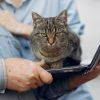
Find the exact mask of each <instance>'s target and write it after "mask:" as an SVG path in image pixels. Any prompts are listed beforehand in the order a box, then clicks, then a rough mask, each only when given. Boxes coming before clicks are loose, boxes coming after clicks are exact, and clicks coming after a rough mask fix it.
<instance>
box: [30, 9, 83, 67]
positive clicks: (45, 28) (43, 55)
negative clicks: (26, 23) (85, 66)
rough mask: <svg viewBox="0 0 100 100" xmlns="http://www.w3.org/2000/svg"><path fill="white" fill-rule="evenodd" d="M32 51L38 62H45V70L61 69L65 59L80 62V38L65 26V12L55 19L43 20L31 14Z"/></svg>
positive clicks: (37, 15) (35, 14)
mask: <svg viewBox="0 0 100 100" xmlns="http://www.w3.org/2000/svg"><path fill="white" fill-rule="evenodd" d="M32 18H33V32H32V34H31V37H30V41H31V46H32V51H33V53H34V55H35V56H36V57H37V59H38V60H41V59H43V60H45V62H46V63H47V65H48V67H47V68H61V67H63V61H64V59H66V58H72V59H74V60H78V61H80V60H81V46H80V38H79V37H78V35H76V34H75V33H74V32H72V31H71V30H70V29H69V27H68V24H67V11H66V10H63V11H62V12H61V13H60V14H59V15H58V16H56V17H49V18H44V17H42V16H40V15H39V14H37V13H35V12H33V13H32Z"/></svg>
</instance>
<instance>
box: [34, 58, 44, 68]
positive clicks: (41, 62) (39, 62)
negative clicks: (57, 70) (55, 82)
mask: <svg viewBox="0 0 100 100" xmlns="http://www.w3.org/2000/svg"><path fill="white" fill-rule="evenodd" d="M36 63H37V64H38V65H39V66H41V67H42V66H44V65H45V61H44V60H43V59H42V60H41V61H38V62H36Z"/></svg>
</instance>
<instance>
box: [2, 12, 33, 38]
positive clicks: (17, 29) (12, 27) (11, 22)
mask: <svg viewBox="0 0 100 100" xmlns="http://www.w3.org/2000/svg"><path fill="white" fill-rule="evenodd" d="M0 26H2V27H4V28H5V29H7V30H8V31H9V32H11V33H12V34H16V35H21V36H23V37H25V38H27V39H28V38H29V37H30V34H31V33H32V31H33V26H31V25H28V24H24V23H21V22H19V21H17V20H16V18H15V16H13V15H12V14H11V13H10V12H8V11H5V10H1V11H0Z"/></svg>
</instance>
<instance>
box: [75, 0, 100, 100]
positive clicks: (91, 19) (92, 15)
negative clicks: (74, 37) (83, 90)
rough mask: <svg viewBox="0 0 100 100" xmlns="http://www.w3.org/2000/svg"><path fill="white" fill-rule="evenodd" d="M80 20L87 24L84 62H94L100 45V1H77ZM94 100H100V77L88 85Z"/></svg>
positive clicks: (83, 38) (83, 43)
mask: <svg viewBox="0 0 100 100" xmlns="http://www.w3.org/2000/svg"><path fill="white" fill-rule="evenodd" d="M76 4H77V8H78V11H79V15H80V19H81V21H82V23H83V24H85V34H84V35H83V36H82V48H83V55H82V59H83V62H85V63H88V62H90V61H91V60H92V58H93V56H94V54H95V52H96V49H97V48H98V45H99V44H100V0H76ZM87 85H88V88H89V91H90V92H91V94H92V96H93V98H94V100H100V76H99V77H98V78H96V79H94V80H92V81H90V82H88V83H87Z"/></svg>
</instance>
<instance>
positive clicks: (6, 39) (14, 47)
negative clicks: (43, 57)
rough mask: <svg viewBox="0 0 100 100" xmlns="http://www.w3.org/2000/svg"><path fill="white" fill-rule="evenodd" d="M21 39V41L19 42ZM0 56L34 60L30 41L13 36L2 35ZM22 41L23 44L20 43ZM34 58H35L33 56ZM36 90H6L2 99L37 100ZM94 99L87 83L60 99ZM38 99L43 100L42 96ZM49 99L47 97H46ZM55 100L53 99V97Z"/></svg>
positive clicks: (0, 98) (0, 38)
mask: <svg viewBox="0 0 100 100" xmlns="http://www.w3.org/2000/svg"><path fill="white" fill-rule="evenodd" d="M19 41H21V42H19ZM0 43H1V44H0V58H2V57H3V58H10V57H23V58H26V59H31V60H32V54H31V50H30V47H29V43H28V42H27V41H26V40H25V39H21V38H20V39H18V40H17V38H14V37H13V36H12V37H10V36H0ZM20 43H21V44H20ZM33 59H34V58H33ZM35 99H36V97H35V95H34V90H30V91H27V92H24V93H17V92H15V91H10V90H6V92H5V93H4V94H0V100H35ZM77 99H79V100H92V98H91V95H90V94H89V93H88V90H87V88H86V86H85V85H82V86H80V87H79V88H77V89H76V90H75V91H73V92H71V93H69V94H68V93H67V94H64V95H63V96H61V97H59V98H58V100H77ZM37 100H43V99H42V98H40V99H37ZM46 100H47V99H46ZM52 100H53V99H52Z"/></svg>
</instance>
